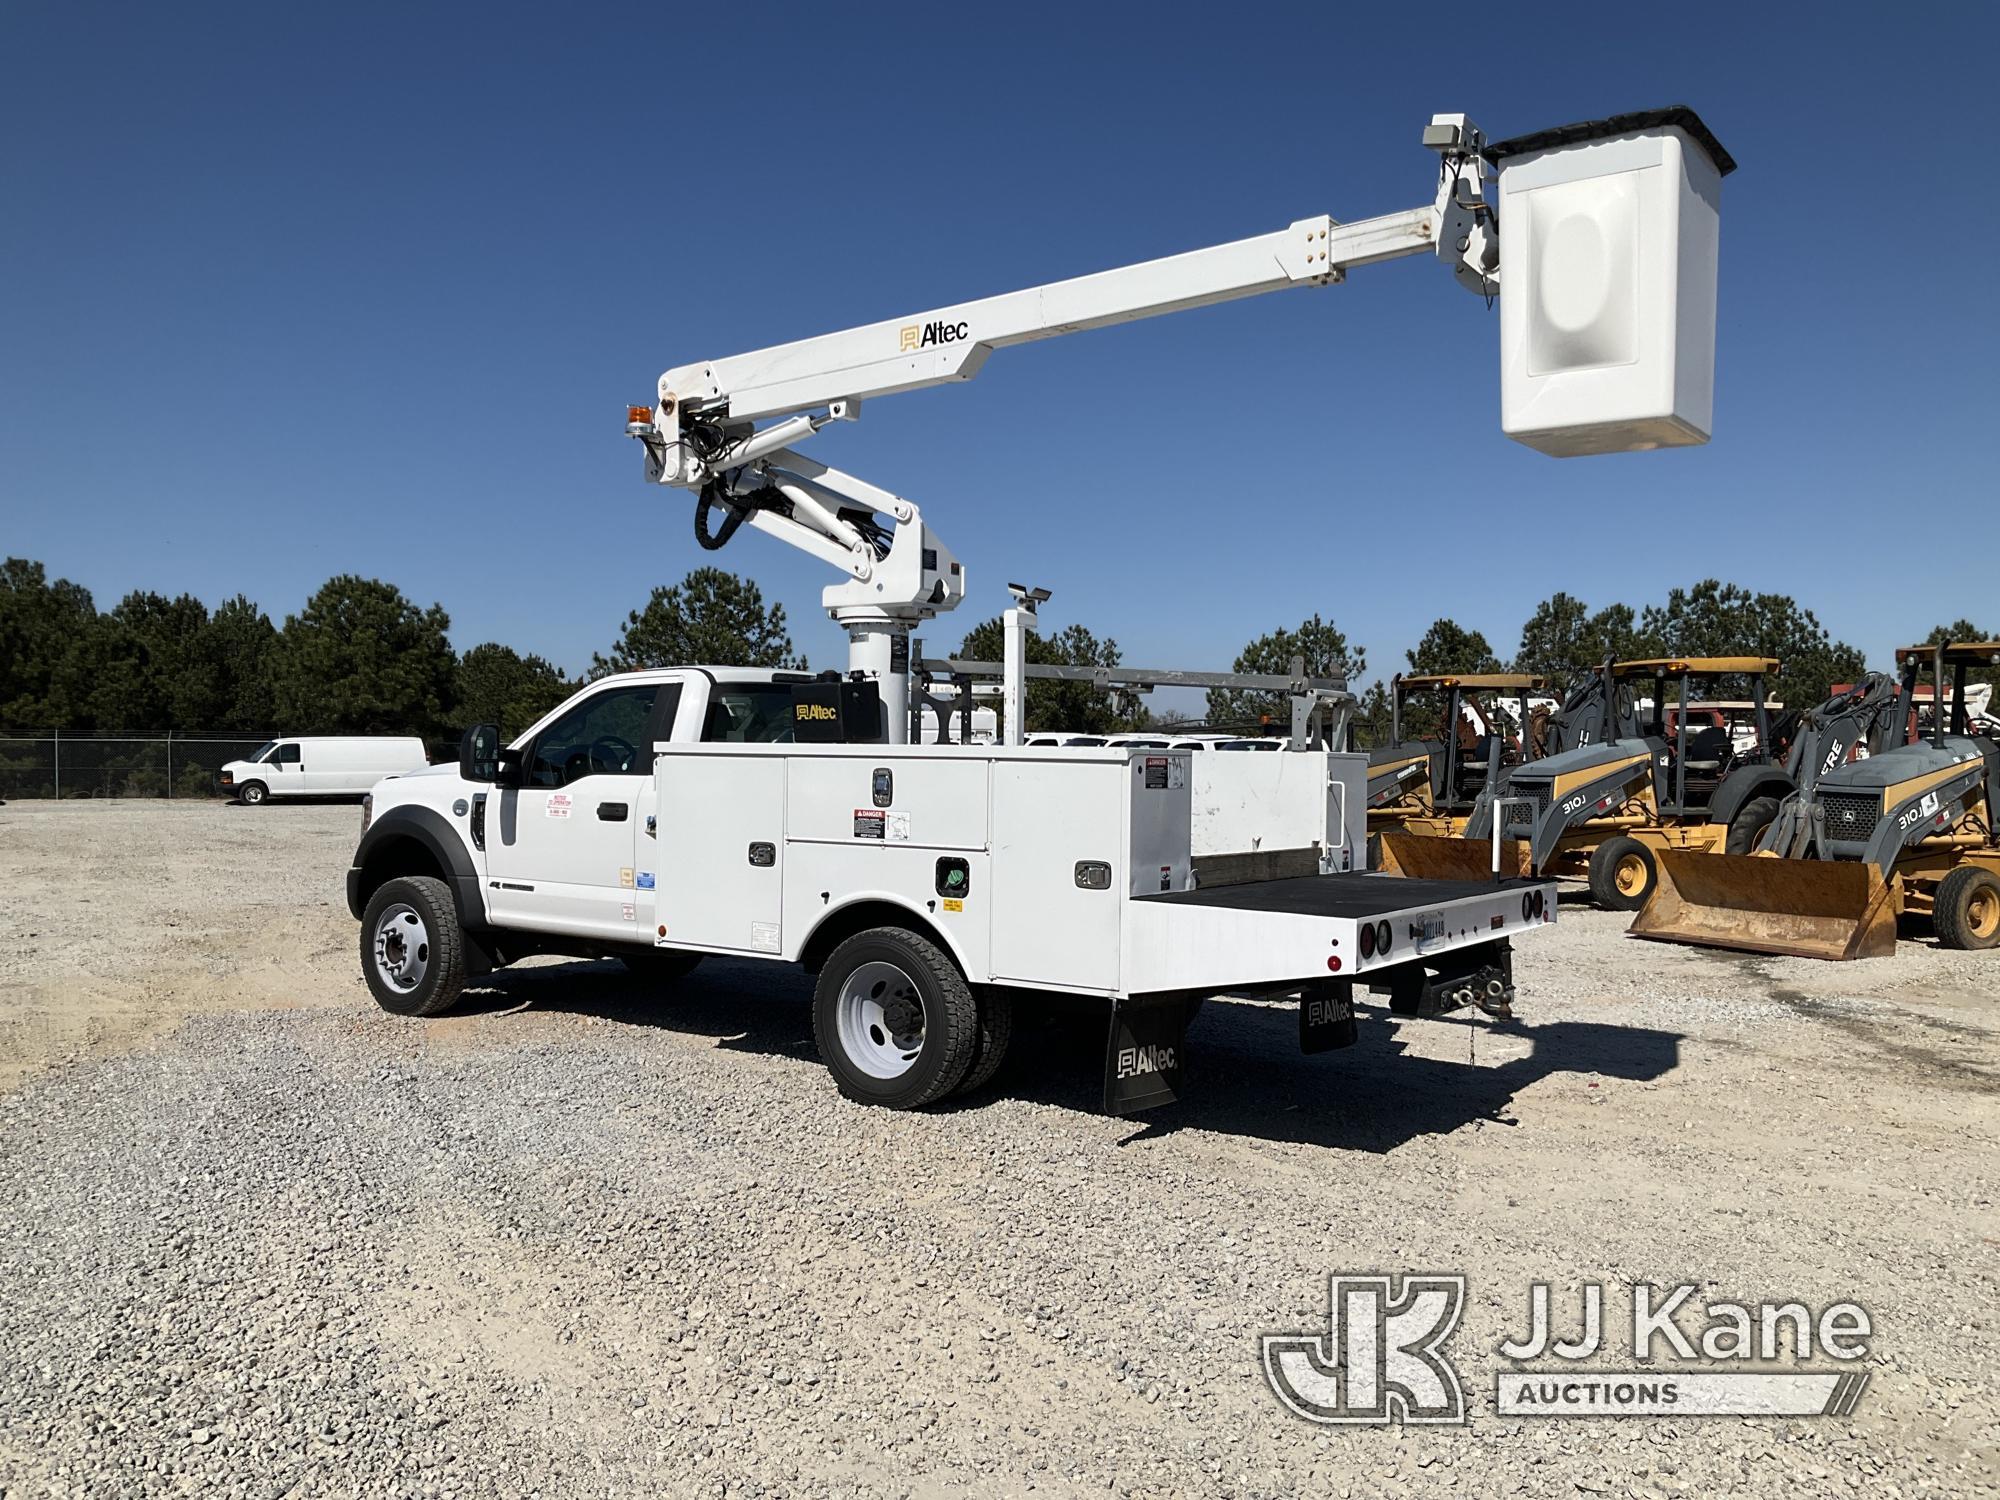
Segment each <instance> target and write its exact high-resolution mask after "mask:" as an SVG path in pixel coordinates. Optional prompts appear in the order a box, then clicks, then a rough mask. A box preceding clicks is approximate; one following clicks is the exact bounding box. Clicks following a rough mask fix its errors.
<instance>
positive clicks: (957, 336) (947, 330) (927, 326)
mask: <svg viewBox="0 0 2000 1500" xmlns="http://www.w3.org/2000/svg"><path fill="white" fill-rule="evenodd" d="M969 327H971V325H970V324H968V323H945V322H934V323H905V324H904V325H903V328H902V348H903V352H904V353H908V352H909V351H910V350H912V349H928V348H931V347H932V346H933V345H936V344H958V343H963V342H964V341H965V338H966V330H967V329H968V328H969Z"/></svg>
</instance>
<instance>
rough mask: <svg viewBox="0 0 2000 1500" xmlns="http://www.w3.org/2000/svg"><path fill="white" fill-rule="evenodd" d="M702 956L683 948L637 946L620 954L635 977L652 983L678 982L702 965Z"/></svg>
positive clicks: (627, 968)
mask: <svg viewBox="0 0 2000 1500" xmlns="http://www.w3.org/2000/svg"><path fill="white" fill-rule="evenodd" d="M701 958H702V956H701V955H700V954H699V953H689V952H687V951H686V950H685V949H682V948H635V949H633V950H632V951H631V952H630V953H621V954H619V955H618V962H620V963H621V964H623V965H624V966H625V971H626V972H627V973H628V974H630V975H631V976H632V977H633V978H634V979H638V980H642V981H644V982H645V983H647V984H652V985H669V984H677V983H679V982H680V981H681V980H683V979H685V978H687V977H688V975H690V974H692V973H693V972H694V971H695V970H696V969H697V968H699V967H700V966H701Z"/></svg>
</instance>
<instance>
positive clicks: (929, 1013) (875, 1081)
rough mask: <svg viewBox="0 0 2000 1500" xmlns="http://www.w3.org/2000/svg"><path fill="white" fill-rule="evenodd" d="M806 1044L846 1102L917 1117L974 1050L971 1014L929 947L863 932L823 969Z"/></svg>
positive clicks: (940, 953)
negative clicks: (811, 1045)
mask: <svg viewBox="0 0 2000 1500" xmlns="http://www.w3.org/2000/svg"><path fill="white" fill-rule="evenodd" d="M813 1040H814V1041H816V1042H817V1043H818V1044H819V1052H820V1056H821V1057H822V1058H823V1059H824V1060H825V1062H826V1066H827V1071H828V1072H830V1073H832V1074H833V1078H834V1082H835V1083H836V1084H838V1085H839V1086H840V1091H841V1093H843V1094H845V1095H846V1096H847V1097H848V1098H850V1099H853V1100H855V1101H857V1102H858V1103H862V1104H875V1105H880V1106H882V1107H883V1108H886V1109H916V1108H919V1107H920V1106H922V1105H926V1104H930V1103H932V1102H934V1101H936V1100H938V1099H942V1098H943V1097H944V1096H945V1095H946V1094H949V1093H950V1092H951V1091H952V1090H953V1089H955V1088H957V1087H958V1086H959V1084H960V1083H961V1082H962V1081H963V1080H964V1079H965V1076H966V1074H967V1072H968V1070H969V1069H970V1068H971V1066H972V1063H973V1058H974V1055H975V1053H976V1052H977V1051H978V1047H979V1008H978V1006H977V1004H976V1003H975V1002H974V1000H973V997H972V990H971V987H970V986H968V985H967V984H966V982H965V975H964V974H962V973H960V972H959V968H958V965H957V964H956V963H954V962H953V961H952V959H951V955H950V954H948V953H946V952H945V951H944V950H943V949H942V948H940V947H939V946H938V945H937V944H936V943H934V942H932V941H931V940H930V939H929V938H928V937H925V936H923V935H922V934H920V933H916V932H911V931H908V930H907V929H904V928H900V927H871V928H869V929H868V930H867V931H866V932H860V933H856V934H855V935H854V936H853V937H850V938H848V939H847V940H846V941H845V942H843V943H841V944H840V945H839V946H838V947H836V948H835V949H834V950H833V952H832V953H831V954H829V955H828V956H827V960H826V962H825V964H824V965H823V966H822V967H821V969H820V973H819V984H818V986H817V987H816V988H815V989H814V991H813Z"/></svg>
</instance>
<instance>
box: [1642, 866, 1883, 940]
mask: <svg viewBox="0 0 2000 1500" xmlns="http://www.w3.org/2000/svg"><path fill="white" fill-rule="evenodd" d="M1656 858H1657V859H1658V862H1659V869H1660V878H1659V882H1658V884H1657V885H1656V886H1655V887H1654V889H1653V894H1652V895H1651V896H1650V897H1649V898H1648V899H1647V901H1646V904H1645V906H1644V907H1643V908H1642V909H1641V910H1640V912H1639V915H1638V916H1637V917H1635V918H1633V920H1632V926H1631V927H1630V929H1629V931H1630V933H1631V935H1632V936H1633V937H1642V938H1657V939H1659V940H1660V941H1662V942H1668V943H1694V944H1697V945H1698V946H1701V947H1706V948H1740V949H1743V950H1744V951H1746V952H1750V953H1785V954H1793V955H1796V956H1798V957H1800V958H1831V959H1847V958H1887V957H1888V956H1889V955H1890V954H1892V953H1894V952H1895V951H1896V908H1895V902H1894V900H1893V899H1892V897H1891V895H1890V891H1889V887H1888V885H1887V884H1886V883H1885V882H1884V881H1883V879H1882V875H1881V872H1880V871H1878V870H1877V869H1876V868H1875V866H1874V865H1871V864H1866V863H1863V862H1862V861H1859V860H1830V859H1779V858H1777V857H1775V856H1773V855H1766V854H1698V853H1695V852H1692V851H1690V850H1685V849H1663V850H1661V851H1659V853H1658V854H1657V856H1656Z"/></svg>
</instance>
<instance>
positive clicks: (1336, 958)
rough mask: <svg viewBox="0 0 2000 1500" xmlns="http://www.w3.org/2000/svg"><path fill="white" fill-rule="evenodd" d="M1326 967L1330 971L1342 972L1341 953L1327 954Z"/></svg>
mask: <svg viewBox="0 0 2000 1500" xmlns="http://www.w3.org/2000/svg"><path fill="white" fill-rule="evenodd" d="M1326 967H1327V972H1328V973H1331V974H1338V973H1339V972H1340V955H1339V954H1338V953H1329V954H1328V955H1327V956H1326Z"/></svg>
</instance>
